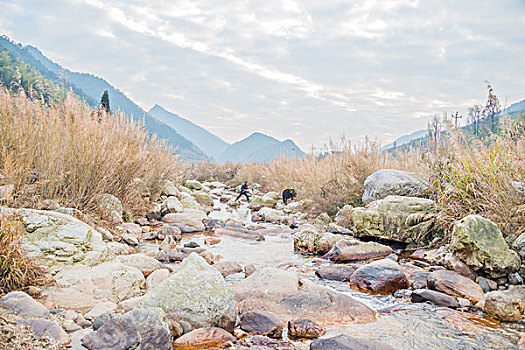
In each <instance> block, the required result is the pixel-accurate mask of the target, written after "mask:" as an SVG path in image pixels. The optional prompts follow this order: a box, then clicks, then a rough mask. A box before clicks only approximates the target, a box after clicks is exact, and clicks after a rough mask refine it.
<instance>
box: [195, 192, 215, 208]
mask: <svg viewBox="0 0 525 350" xmlns="http://www.w3.org/2000/svg"><path fill="white" fill-rule="evenodd" d="M193 197H195V200H196V201H197V203H199V204H202V205H208V206H210V207H213V199H212V198H211V197H210V195H209V194H207V193H204V192H201V191H198V192H195V193H193Z"/></svg>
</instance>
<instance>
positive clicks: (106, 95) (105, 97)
mask: <svg viewBox="0 0 525 350" xmlns="http://www.w3.org/2000/svg"><path fill="white" fill-rule="evenodd" d="M100 108H104V109H105V110H106V112H108V113H111V110H110V108H109V93H108V90H105V91H104V93H103V94H102V98H101V99H100Z"/></svg>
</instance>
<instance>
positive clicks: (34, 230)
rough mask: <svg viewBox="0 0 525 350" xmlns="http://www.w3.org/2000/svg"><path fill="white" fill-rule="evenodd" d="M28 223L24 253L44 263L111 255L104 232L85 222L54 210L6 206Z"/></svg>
mask: <svg viewBox="0 0 525 350" xmlns="http://www.w3.org/2000/svg"><path fill="white" fill-rule="evenodd" d="M2 214H4V215H7V216H16V217H17V218H19V219H21V221H22V222H23V223H24V225H25V231H24V241H23V244H22V247H23V249H24V252H25V253H26V254H27V255H28V256H29V257H31V258H34V259H36V260H37V261H39V262H42V263H45V264H50V263H51V264H58V265H60V266H62V265H67V264H73V263H78V262H85V263H89V264H92V263H100V262H103V261H105V260H107V259H109V258H110V255H109V249H108V248H107V246H106V244H105V243H104V242H103V240H102V235H101V234H100V233H99V232H98V231H97V230H95V229H94V228H93V227H91V226H89V225H87V224H85V223H83V222H82V221H80V220H78V219H76V218H74V217H72V216H69V215H65V214H61V213H57V212H54V211H44V210H33V209H11V208H3V209H2Z"/></svg>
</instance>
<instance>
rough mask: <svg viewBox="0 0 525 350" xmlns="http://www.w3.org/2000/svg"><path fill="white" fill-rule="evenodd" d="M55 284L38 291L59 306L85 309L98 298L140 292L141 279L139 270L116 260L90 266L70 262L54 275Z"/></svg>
mask: <svg viewBox="0 0 525 350" xmlns="http://www.w3.org/2000/svg"><path fill="white" fill-rule="evenodd" d="M55 281H56V283H55V285H53V286H50V287H46V288H44V290H43V291H42V294H43V295H44V296H46V297H47V299H50V300H52V301H54V302H55V303H56V305H57V306H58V307H60V308H63V309H73V310H78V311H85V310H87V309H89V308H90V307H92V306H93V305H95V304H97V303H99V302H102V301H111V302H114V303H118V302H119V301H121V300H124V299H128V298H131V297H134V296H137V295H139V294H141V289H140V286H141V285H142V284H143V283H144V282H145V281H144V276H143V275H142V272H140V270H137V269H136V268H134V267H129V266H125V265H123V264H122V263H120V262H119V261H110V262H105V263H102V264H100V265H97V266H94V267H90V266H85V265H73V266H72V267H70V268H68V269H64V270H61V271H60V272H58V273H57V274H56V276H55Z"/></svg>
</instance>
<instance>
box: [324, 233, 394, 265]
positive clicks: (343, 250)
mask: <svg viewBox="0 0 525 350" xmlns="http://www.w3.org/2000/svg"><path fill="white" fill-rule="evenodd" d="M390 254H392V248H390V247H388V246H386V245H382V244H379V243H377V242H361V241H358V240H357V239H350V238H346V239H341V240H339V241H337V242H336V243H335V244H334V246H333V247H332V249H331V250H330V251H329V252H328V253H327V254H326V255H325V256H324V257H323V259H329V260H331V261H335V262H345V261H357V260H368V259H378V258H384V257H386V256H388V255H390Z"/></svg>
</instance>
